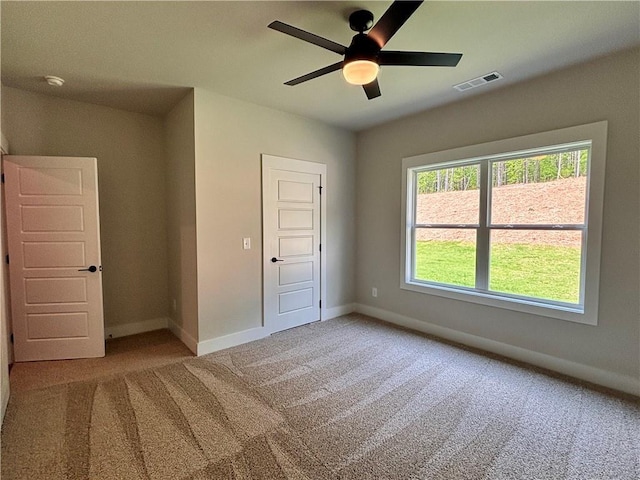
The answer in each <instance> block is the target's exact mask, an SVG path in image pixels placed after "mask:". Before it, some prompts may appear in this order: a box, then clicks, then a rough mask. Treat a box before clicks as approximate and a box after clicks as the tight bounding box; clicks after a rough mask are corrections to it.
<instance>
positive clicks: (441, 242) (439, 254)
mask: <svg viewBox="0 0 640 480" xmlns="http://www.w3.org/2000/svg"><path fill="white" fill-rule="evenodd" d="M414 273H415V279H416V280H423V281H427V282H438V283H446V284H448V285H458V286H463V287H475V284H476V230H475V229H454V228H420V229H417V230H416V248H415V272H414Z"/></svg>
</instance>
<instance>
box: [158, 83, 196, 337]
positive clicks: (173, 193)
mask: <svg viewBox="0 0 640 480" xmlns="http://www.w3.org/2000/svg"><path fill="white" fill-rule="evenodd" d="M193 100H194V98H193V90H192V91H191V92H190V93H189V94H188V95H186V96H185V97H184V98H183V99H182V101H180V102H179V103H178V105H176V106H175V107H174V108H173V109H172V110H171V111H170V112H169V113H168V114H167V115H166V117H165V120H164V132H165V145H166V160H167V178H166V191H167V246H168V253H169V254H168V257H169V258H168V268H169V271H168V276H169V311H170V316H171V319H172V320H173V321H174V322H175V323H176V325H178V326H179V327H180V328H182V330H184V332H185V333H187V334H188V335H190V336H191V337H192V338H193V340H194V341H197V339H198V296H197V295H198V283H197V282H198V277H197V247H196V180H195V167H196V157H195V143H194V132H195V130H194V121H195V118H194V108H193V107H194V104H193ZM174 301H175V309H174V308H173V302H174Z"/></svg>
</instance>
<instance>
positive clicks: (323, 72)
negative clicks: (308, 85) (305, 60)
mask: <svg viewBox="0 0 640 480" xmlns="http://www.w3.org/2000/svg"><path fill="white" fill-rule="evenodd" d="M341 68H342V62H338V63H334V64H333V65H329V66H328V67H324V68H321V69H319V70H316V71H314V72H311V73H307V74H306V75H302V76H301V77H298V78H294V79H293V80H289V81H288V82H285V85H290V86H293V85H298V84H299V83H302V82H306V81H307V80H313V79H314V78H318V77H321V76H322V75H326V74H327V73H331V72H335V71H336V70H340V69H341Z"/></svg>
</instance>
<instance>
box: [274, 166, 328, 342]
mask: <svg viewBox="0 0 640 480" xmlns="http://www.w3.org/2000/svg"><path fill="white" fill-rule="evenodd" d="M325 169H326V167H325V166H324V165H320V164H314V163H311V162H301V161H297V160H289V159H283V158H280V157H270V156H263V229H264V231H263V235H264V238H263V255H264V264H263V265H264V315H265V326H266V327H267V328H268V329H269V331H271V332H276V331H280V330H285V329H287V328H292V327H296V326H299V325H304V324H306V323H310V322H313V321H316V320H320V298H321V292H320V283H321V279H320V272H321V265H320V258H321V257H320V238H321V230H320V226H321V225H320V224H321V213H322V212H321V202H320V199H321V197H320V188H321V186H322V175H323V172H324V171H325ZM273 260H275V261H273Z"/></svg>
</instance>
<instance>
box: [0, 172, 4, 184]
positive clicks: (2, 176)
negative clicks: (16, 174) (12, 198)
mask: <svg viewBox="0 0 640 480" xmlns="http://www.w3.org/2000/svg"><path fill="white" fill-rule="evenodd" d="M0 179H2V183H4V173H3V174H2V175H0Z"/></svg>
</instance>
